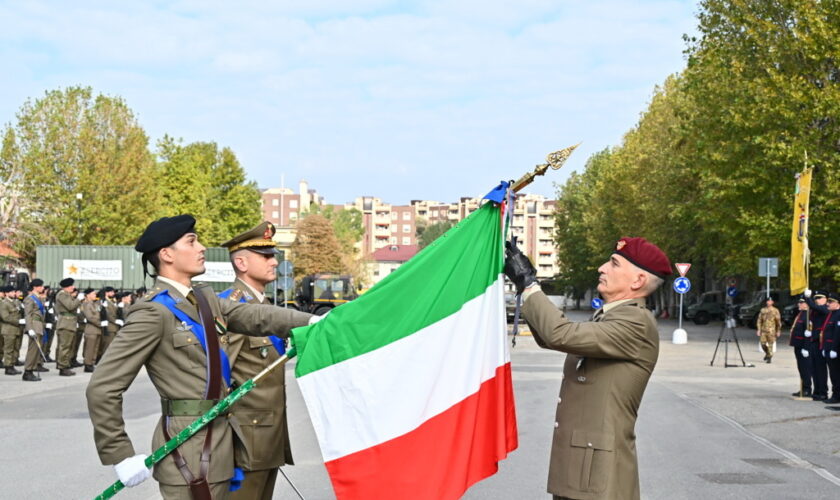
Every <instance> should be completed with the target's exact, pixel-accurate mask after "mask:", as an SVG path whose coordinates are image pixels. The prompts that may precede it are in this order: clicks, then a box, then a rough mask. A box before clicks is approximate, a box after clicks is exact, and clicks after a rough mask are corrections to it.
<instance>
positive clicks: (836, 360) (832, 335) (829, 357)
mask: <svg viewBox="0 0 840 500" xmlns="http://www.w3.org/2000/svg"><path fill="white" fill-rule="evenodd" d="M838 298H840V297H838V296H837V295H835V294H829V296H828V304H827V306H828V318H827V321H826V323H825V328H824V329H823V343H822V349H821V351H822V355H823V359H825V362H826V366H827V367H828V375H829V379H830V380H831V397H830V398H828V399H826V400H825V402H826V403H827V404H837V403H840V302H838Z"/></svg>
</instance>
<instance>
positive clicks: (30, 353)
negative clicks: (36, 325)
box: [23, 333, 44, 371]
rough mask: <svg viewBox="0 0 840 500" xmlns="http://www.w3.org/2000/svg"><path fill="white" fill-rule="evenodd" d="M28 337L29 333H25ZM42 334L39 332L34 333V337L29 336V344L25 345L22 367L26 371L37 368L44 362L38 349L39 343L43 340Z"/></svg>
mask: <svg viewBox="0 0 840 500" xmlns="http://www.w3.org/2000/svg"><path fill="white" fill-rule="evenodd" d="M27 337H29V335H27ZM43 339H44V336H43V335H42V334H40V333H36V334H35V338H34V339H33V338H32V337H29V340H28V342H29V345H27V347H26V364H25V365H24V367H23V369H24V370H26V371H33V370H36V369H37V368H38V365H40V364H41V363H43V362H44V360H43V359H42V358H41V351H39V350H38V347H39V344H41V342H42V341H43Z"/></svg>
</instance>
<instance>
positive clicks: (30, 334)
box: [26, 330, 834, 352]
mask: <svg viewBox="0 0 840 500" xmlns="http://www.w3.org/2000/svg"><path fill="white" fill-rule="evenodd" d="M26 334H27V335H29V336H30V337H31V338H33V339H34V338H35V330H29V331H28V332H26ZM831 352H834V351H831Z"/></svg>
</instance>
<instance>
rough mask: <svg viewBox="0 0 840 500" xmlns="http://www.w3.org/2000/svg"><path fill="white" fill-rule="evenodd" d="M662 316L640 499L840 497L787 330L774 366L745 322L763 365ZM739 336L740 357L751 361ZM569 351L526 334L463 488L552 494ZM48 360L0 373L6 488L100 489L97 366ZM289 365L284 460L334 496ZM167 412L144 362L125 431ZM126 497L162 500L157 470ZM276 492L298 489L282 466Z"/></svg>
mask: <svg viewBox="0 0 840 500" xmlns="http://www.w3.org/2000/svg"><path fill="white" fill-rule="evenodd" d="M569 315H570V316H571V317H572V318H573V319H576V320H582V319H585V318H586V317H587V315H586V314H584V313H577V312H571V313H569ZM659 327H660V328H659V329H660V338H661V339H662V344H661V350H660V356H659V363H658V365H657V368H656V371H655V372H654V375H653V378H652V379H651V383H650V385H649V386H648V389H647V392H646V393H645V397H644V400H643V401H642V406H641V410H640V415H639V420H638V424H637V427H636V430H637V437H638V440H637V448H638V452H639V461H640V474H641V487H642V498H646V499H662V500H665V499H670V500H674V499H695V498H696V499H701V498H702V499H706V498H714V499H716V500H722V499H728V498H762V499H766V500H771V499H790V498H797V499H834V498H838V491H840V432H838V429H840V412H833V411H829V410H826V409H825V405H824V404H822V403H817V402H813V401H795V400H793V398H791V397H790V396H789V394H790V393H791V392H792V391H793V390H795V389H796V388H797V386H798V378H797V376H796V367H795V360H794V357H793V354H792V352H791V348H790V347H787V345H786V343H787V338H786V336H785V335H784V334H783V337H782V342H780V343H779V346H778V348H779V352H778V353H777V357H776V358H774V361H773V363H772V364H769V365H768V364H765V363H764V362H762V357H763V354H762V353H760V352H759V349H758V342H757V338H756V337H755V332H754V331H750V330H747V329H744V328H738V329H737V332H738V336H739V339H740V340H741V344H742V345H741V347H742V351H743V354H744V357H745V358H746V361H747V363H752V364H754V365H755V366H754V367H751V368H742V367H739V368H723V357H722V353H719V354H718V360H716V362H715V366H709V361H710V360H711V358H712V353H713V351H714V348H715V343H716V340H717V338H718V333H719V332H720V324H719V323H718V324H714V323H713V324H711V325H708V326H702V327H701V326H695V325H693V324H691V323H688V324H685V325H684V327H685V328H686V329H687V330H688V338H689V343H688V344H687V345H681V346H677V345H672V344H671V343H670V339H671V332H672V331H673V330H674V328H675V327H676V322H675V321H670V320H668V321H660V323H659ZM25 344H26V342H24V348H25ZM732 347H733V348H732V349H730V351H729V361H730V363H734V362H735V360H736V359H737V360H738V364H739V365H740V359H739V358H738V357H737V351H735V350H734V346H732ZM563 358H564V355H563V354H561V353H556V352H549V351H544V350H541V349H539V348H538V347H537V346H536V345H535V344H534V342H533V340H532V339H531V338H530V337H528V336H527V335H526V336H522V337H520V338H519V340H518V342H517V346H516V348H515V349H513V351H512V363H513V379H514V384H515V397H516V406H517V418H518V425H519V448H518V449H517V450H515V451H514V452H513V453H512V454H511V455H510V457H509V458H508V459H507V460H505V461H504V462H502V464H501V467H500V472H499V473H498V474H496V475H495V476H493V477H491V478H489V479H486V480H484V481H482V482H480V483H479V484H477V485H475V486H474V487H473V488H471V489H470V490H469V491H468V492H467V494H466V495H465V496H464V498H467V499H476V500H477V499H511V498H518V499H530V498H534V499H540V498H549V496H548V495H547V494H546V493H545V482H546V475H547V469H548V454H549V447H550V438H551V433H552V430H553V419H554V410H555V403H556V401H557V393H558V390H559V387H560V376H561V371H562V364H563ZM48 366H49V367H50V368H51V371H50V372H49V373H45V374H42V377H43V379H44V380H43V381H42V382H39V383H23V382H21V381H20V377H19V376H16V377H8V376H2V377H0V420H2V426H0V428H1V429H2V433H3V438H2V444H3V453H2V454H0V470H3V474H0V491H3V492H4V494H3V496H4V497H8V498H16V499H19V500H27V499H33V500H34V499H39V500H40V499H51V498H61V499H84V498H93V497H94V496H95V495H96V494H98V493H99V492H100V491H101V490H102V489H104V488H105V487H106V486H107V485H109V484H110V483H112V482H113V481H114V480H115V475H114V473H113V470H112V468H111V467H103V466H101V465H100V464H99V460H98V458H97V455H96V450H95V448H94V444H93V436H92V429H91V424H90V421H89V420H88V417H87V407H86V404H85V398H84V389H85V386H86V384H87V381H88V379H89V378H90V376H89V374H85V373H81V370H77V375H76V376H75V377H58V375H57V373H56V371H55V369H54V365H48ZM292 366H293V365H292ZM292 366H289V367H287V370H288V373H289V375H290V376H289V377H288V391H289V414H290V420H289V425H290V430H291V436H292V438H291V439H292V449H293V453H294V456H295V461H296V463H297V465H295V466H293V467H286V468H284V470H285V471H286V473H287V474H288V475H289V477H290V478H291V480H292V481H293V482H294V483H295V485H297V487H298V488H299V489H300V490H301V492H302V493H303V495H304V497H305V498H307V499H308V500H319V499H329V498H332V490H331V488H330V485H329V480H328V478H327V475H326V472H325V470H324V467H323V464H322V463H321V458H320V453H319V451H318V446H317V443H316V442H315V437H314V432H313V430H312V427H311V425H310V424H309V419H308V416H307V414H306V409H305V408H304V406H303V402H302V400H301V397H300V392H299V391H298V388H297V385H296V384H295V381H294V377H293V376H291V370H292ZM159 411H160V405H159V402H158V398H157V395H156V394H155V392H154V389H153V387H152V385H151V383H150V382H149V380H148V378H147V376H146V375H145V373H141V374H140V375H139V376H138V378H137V381H136V382H135V384H134V386H133V387H132V388H131V389H130V390H129V391H128V392H127V393H126V397H125V415H126V422H127V430H128V432H129V435H130V436H131V438H132V440H133V442H134V444H135V446H136V447H137V448H138V449H137V451H138V452H144V453H149V452H150V450H149V448H148V447H149V443H150V442H151V432H152V430H153V428H154V425H155V422H156V420H157V419H158V415H159ZM445 445H446V443H441V446H445ZM116 498H118V499H119V498H123V499H126V500H128V499H152V498H160V497H159V495H158V494H157V484H156V483H155V482H154V481H153V480H149V481H147V482H146V483H144V484H142V485H141V486H139V487H137V488H133V489H130V490H125V491H123V492H121V493H119V494H118V495H117V497H116ZM274 498H278V499H279V498H283V499H293V498H297V497H296V495H295V494H294V492H293V491H292V490H291V489H290V487H289V486H288V484H287V483H286V482H285V480H284V479H283V478H282V476H281V477H279V478H278V487H277V489H276V490H275V496H274Z"/></svg>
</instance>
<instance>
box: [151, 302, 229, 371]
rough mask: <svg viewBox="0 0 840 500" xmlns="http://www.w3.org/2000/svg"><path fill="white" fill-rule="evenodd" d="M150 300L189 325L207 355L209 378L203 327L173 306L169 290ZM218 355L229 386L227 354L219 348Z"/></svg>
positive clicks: (208, 357)
mask: <svg viewBox="0 0 840 500" xmlns="http://www.w3.org/2000/svg"><path fill="white" fill-rule="evenodd" d="M152 302H157V303H158V304H163V305H164V306H166V308H167V309H169V310H170V311H171V312H172V314H174V315H175V317H176V318H178V320H180V321H181V323H184V324H186V325H187V326H189V327H190V329H191V330H192V331H193V333H194V334H195V336H196V337H198V341H199V342H200V343H201V347H202V348H204V354H205V355H207V360H208V363H207V378H208V379H209V378H210V366H209V360H210V355H209V353H208V352H207V339H206V338H205V337H204V327H203V326H201V325H200V324H198V322H197V321H195V320H194V319H192V318H191V317H190V316H189V315H188V314H187V313H185V312H184V311H182V310H180V309H178V308H177V307H175V304H176V302H175V299H173V298H172V297H170V296H169V290H164V291H162V292H160V293H159V294H157V295H155V298H153V299H152ZM215 334H216V332H211V335H215ZM219 357H220V358H221V360H222V376H223V377H224V379H225V384H227V385H228V387H230V361H228V357H227V354H226V353H225V350H224V349H222V348H219ZM207 383H208V384H209V383H210V381H209V380H207Z"/></svg>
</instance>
